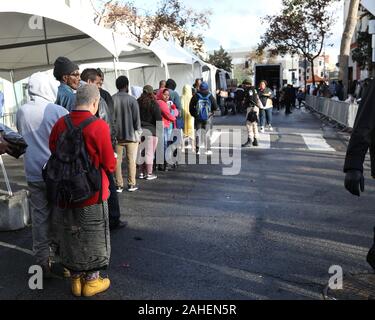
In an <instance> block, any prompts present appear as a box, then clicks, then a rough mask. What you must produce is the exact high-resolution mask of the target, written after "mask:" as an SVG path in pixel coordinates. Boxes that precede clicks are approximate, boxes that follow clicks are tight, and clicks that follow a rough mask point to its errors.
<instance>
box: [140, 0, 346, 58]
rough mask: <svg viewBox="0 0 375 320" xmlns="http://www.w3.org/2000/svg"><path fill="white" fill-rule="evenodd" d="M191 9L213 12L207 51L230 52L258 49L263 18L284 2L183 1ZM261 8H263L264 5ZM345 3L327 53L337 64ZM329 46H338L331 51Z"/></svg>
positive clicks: (148, 5)
mask: <svg viewBox="0 0 375 320" xmlns="http://www.w3.org/2000/svg"><path fill="white" fill-rule="evenodd" d="M182 1H183V2H184V3H185V4H186V5H187V6H190V7H193V8H194V9H197V10H199V11H201V10H204V9H211V10H212V11H213V15H212V16H211V25H210V29H208V30H207V31H206V32H205V33H204V36H205V44H206V50H208V51H212V50H215V49H219V47H220V45H222V46H223V47H224V49H226V50H231V49H240V48H249V47H250V48H251V47H255V46H256V45H257V44H258V43H259V41H260V36H261V35H262V34H263V33H264V31H265V28H266V26H265V25H262V24H261V18H262V17H264V16H265V15H268V14H271V15H272V14H276V13H279V12H280V8H281V0H263V1H262V0H244V1H238V0H205V1H202V0H182ZM134 3H135V4H136V6H138V7H139V8H143V9H149V10H152V5H153V4H155V5H156V4H157V3H158V0H134ZM260 4H261V5H260ZM343 10H344V9H343V0H341V2H340V4H338V5H336V8H335V12H336V14H337V22H336V24H335V25H334V26H333V29H332V31H333V33H334V35H333V36H332V38H331V39H329V40H328V41H327V46H326V53H327V54H329V55H330V56H331V57H332V58H333V60H334V59H337V56H338V55H339V52H340V42H341V36H342V32H343ZM328 44H334V47H329V46H328Z"/></svg>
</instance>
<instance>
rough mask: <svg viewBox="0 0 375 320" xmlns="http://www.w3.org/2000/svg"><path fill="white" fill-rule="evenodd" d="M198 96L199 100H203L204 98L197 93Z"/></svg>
mask: <svg viewBox="0 0 375 320" xmlns="http://www.w3.org/2000/svg"><path fill="white" fill-rule="evenodd" d="M197 96H198V100H201V99H203V96H202V95H201V94H200V93H199V92H197Z"/></svg>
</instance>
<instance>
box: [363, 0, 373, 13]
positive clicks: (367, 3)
mask: <svg viewBox="0 0 375 320" xmlns="http://www.w3.org/2000/svg"><path fill="white" fill-rule="evenodd" d="M362 5H363V6H364V7H365V8H366V9H367V10H368V11H370V12H371V13H372V14H373V15H375V1H374V0H362Z"/></svg>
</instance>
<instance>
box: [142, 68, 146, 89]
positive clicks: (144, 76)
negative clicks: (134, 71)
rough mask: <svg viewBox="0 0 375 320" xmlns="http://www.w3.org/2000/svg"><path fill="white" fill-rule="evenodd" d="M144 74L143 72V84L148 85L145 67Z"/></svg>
mask: <svg viewBox="0 0 375 320" xmlns="http://www.w3.org/2000/svg"><path fill="white" fill-rule="evenodd" d="M142 74H143V85H146V74H145V67H142Z"/></svg>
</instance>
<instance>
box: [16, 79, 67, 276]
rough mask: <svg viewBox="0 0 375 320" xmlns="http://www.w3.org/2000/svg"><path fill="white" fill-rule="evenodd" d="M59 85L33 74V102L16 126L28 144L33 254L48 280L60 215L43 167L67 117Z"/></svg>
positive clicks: (30, 86)
mask: <svg viewBox="0 0 375 320" xmlns="http://www.w3.org/2000/svg"><path fill="white" fill-rule="evenodd" d="M57 86H58V83H57V82H55V81H54V80H53V78H51V77H49V76H48V75H47V74H46V73H44V72H37V73H34V74H33V75H32V76H31V77H30V79H29V83H28V91H29V92H28V93H29V96H30V101H29V102H28V103H26V104H24V105H22V106H21V107H20V108H19V110H18V111H17V123H16V125H17V130H18V132H19V133H20V134H21V135H22V136H23V137H24V139H25V141H26V143H27V145H28V148H27V149H26V153H25V156H24V167H25V173H26V181H27V185H28V189H29V192H30V201H29V202H30V213H31V218H32V238H33V251H34V256H35V259H36V263H37V264H38V265H40V266H41V267H42V270H43V276H44V277H45V278H49V277H50V276H51V275H52V274H51V259H50V247H53V245H52V243H54V242H55V240H56V239H53V238H54V237H53V232H52V231H53V230H52V228H51V222H53V223H54V222H55V221H54V218H56V219H58V218H59V216H60V215H61V212H56V214H54V208H53V206H52V205H51V204H50V203H49V202H48V199H47V188H46V184H45V183H44V180H43V177H42V168H43V166H44V164H45V163H46V162H47V161H48V159H49V157H50V156H51V152H50V150H49V136H50V133H51V130H52V127H53V126H54V125H55V123H56V122H57V121H58V120H59V119H60V118H61V117H63V116H65V115H67V114H68V111H67V110H66V109H65V108H63V107H62V106H59V105H56V104H54V101H55V99H56V88H57ZM53 215H54V216H55V217H53ZM56 222H57V221H56ZM57 224H58V223H57ZM52 225H53V226H55V225H54V224H52ZM56 242H57V241H56Z"/></svg>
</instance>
